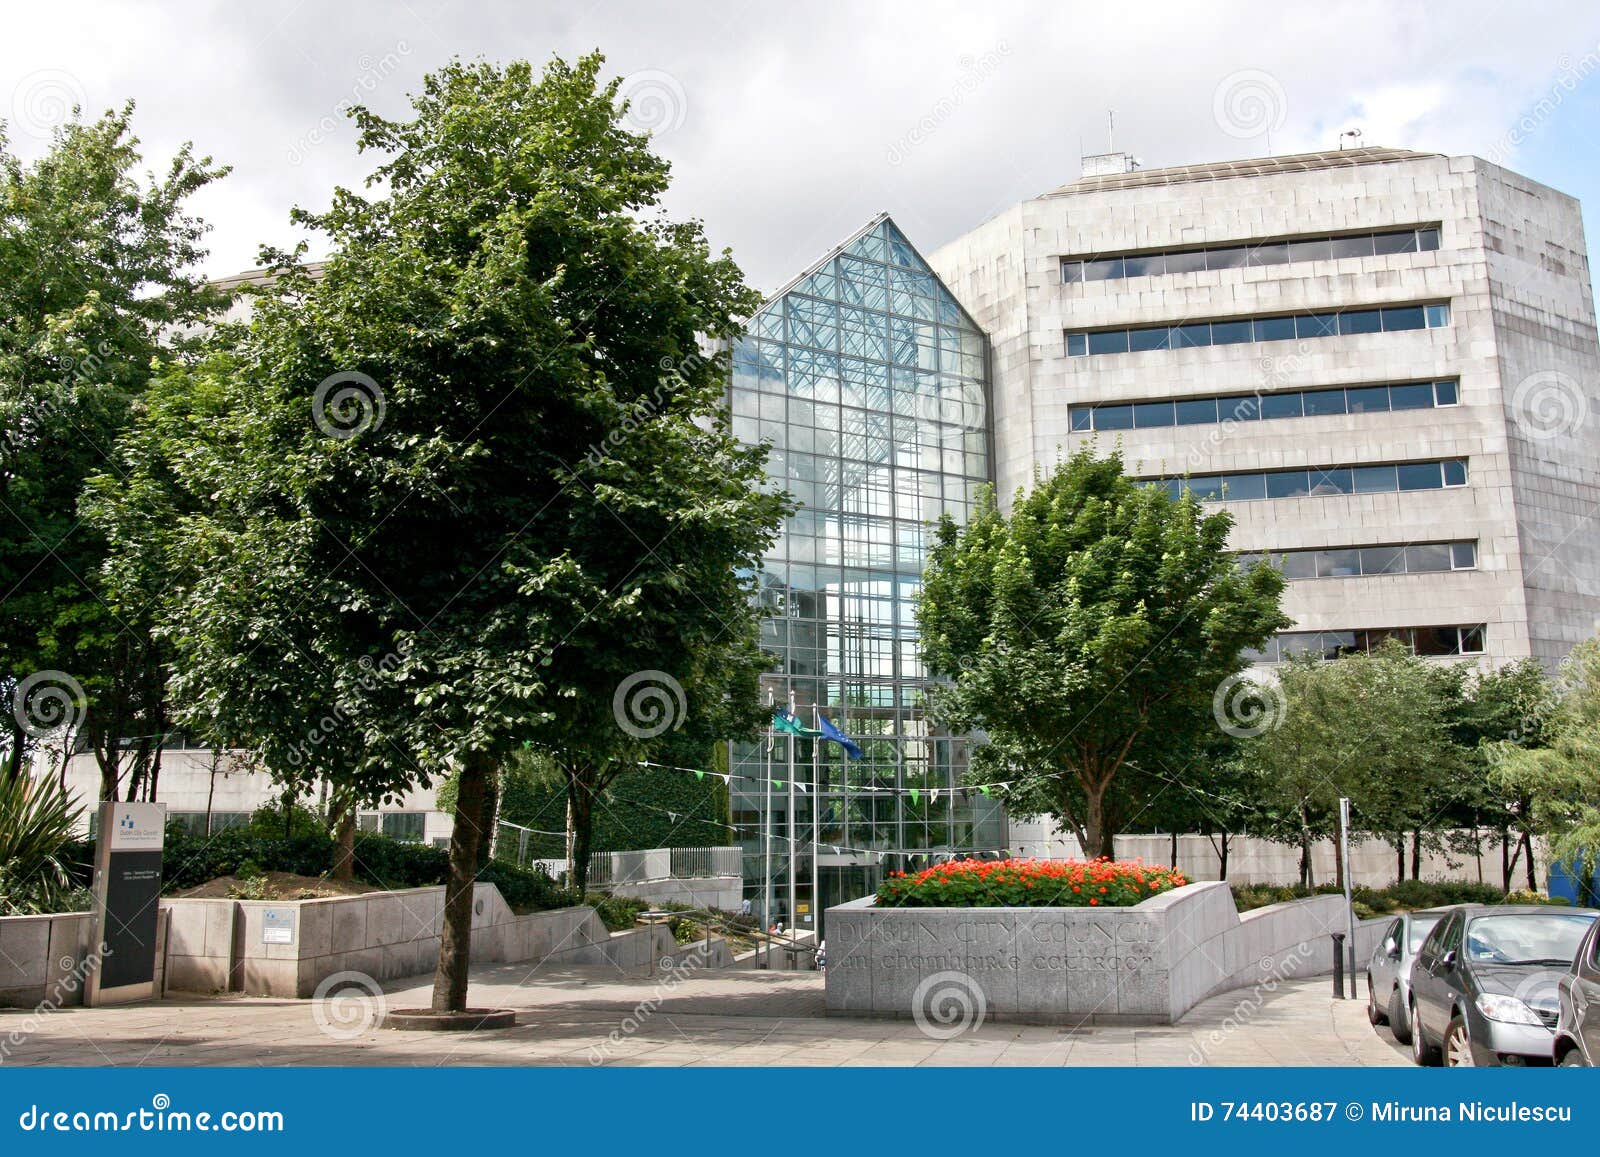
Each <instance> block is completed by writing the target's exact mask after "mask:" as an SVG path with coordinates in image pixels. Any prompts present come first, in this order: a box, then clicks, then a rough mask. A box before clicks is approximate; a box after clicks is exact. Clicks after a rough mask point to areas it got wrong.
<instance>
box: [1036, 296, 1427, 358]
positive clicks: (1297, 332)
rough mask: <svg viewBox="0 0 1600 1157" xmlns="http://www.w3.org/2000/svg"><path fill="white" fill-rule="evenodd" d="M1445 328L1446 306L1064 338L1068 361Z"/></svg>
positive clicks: (1130, 329) (1299, 315) (1088, 333)
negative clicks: (1266, 342)
mask: <svg viewBox="0 0 1600 1157" xmlns="http://www.w3.org/2000/svg"><path fill="white" fill-rule="evenodd" d="M1449 324H1450V306H1449V305H1448V304H1447V303H1444V302H1437V303H1434V304H1428V305H1394V306H1385V307H1383V308H1381V309H1343V310H1337V311H1331V312H1318V313H1293V314H1276V315H1273V316H1270V317H1238V318H1228V319H1224V320H1221V321H1194V322H1184V323H1183V324H1181V325H1142V326H1130V327H1127V328H1119V329H1092V330H1077V331H1073V332H1069V333H1068V334H1067V356H1068V357H1070V358H1077V357H1085V356H1088V355H1092V354H1125V353H1142V352H1145V351H1148V350H1178V349H1198V348H1200V347H1202V346H1214V345H1241V344H1244V343H1248V342H1262V341H1292V340H1295V339H1297V338H1298V339H1305V338H1313V337H1336V336H1340V335H1345V334H1359V333H1395V332H1400V331H1403V330H1413V329H1439V328H1441V327H1442V326H1447V325H1449Z"/></svg>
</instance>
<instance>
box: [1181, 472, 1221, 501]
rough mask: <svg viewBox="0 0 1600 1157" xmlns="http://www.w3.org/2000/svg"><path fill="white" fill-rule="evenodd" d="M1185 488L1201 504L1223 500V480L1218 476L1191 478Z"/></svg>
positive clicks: (1185, 483)
mask: <svg viewBox="0 0 1600 1157" xmlns="http://www.w3.org/2000/svg"><path fill="white" fill-rule="evenodd" d="M1184 487H1185V488H1186V489H1187V490H1188V491H1189V493H1190V494H1192V495H1194V496H1195V498H1196V499H1198V500H1199V501H1201V502H1216V501H1218V500H1220V499H1221V498H1222V496H1223V495H1222V478H1221V477H1220V476H1219V475H1216V474H1207V475H1202V476H1200V477H1199V478H1190V479H1187V480H1186V481H1185V482H1184Z"/></svg>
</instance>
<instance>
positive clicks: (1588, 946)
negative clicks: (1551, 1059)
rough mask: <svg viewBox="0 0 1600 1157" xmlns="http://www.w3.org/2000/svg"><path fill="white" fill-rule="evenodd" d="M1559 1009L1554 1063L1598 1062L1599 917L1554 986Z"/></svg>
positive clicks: (1589, 1064)
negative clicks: (1566, 969) (1570, 968)
mask: <svg viewBox="0 0 1600 1157" xmlns="http://www.w3.org/2000/svg"><path fill="white" fill-rule="evenodd" d="M1556 992H1557V999H1558V1000H1559V1002H1560V1005H1561V1011H1560V1013H1559V1015H1558V1017H1557V1020H1556V1041H1555V1059H1556V1064H1558V1065H1571V1066H1575V1067H1580V1068H1583V1067H1586V1068H1592V1067H1594V1066H1595V1065H1600V920H1597V921H1595V922H1594V923H1593V924H1591V925H1590V926H1589V934H1588V935H1587V936H1585V937H1584V939H1583V943H1582V944H1581V945H1579V946H1578V954H1577V956H1575V957H1574V958H1573V961H1572V971H1571V972H1568V973H1567V974H1566V975H1565V976H1563V977H1562V978H1561V980H1560V982H1559V983H1558V984H1557V986H1556Z"/></svg>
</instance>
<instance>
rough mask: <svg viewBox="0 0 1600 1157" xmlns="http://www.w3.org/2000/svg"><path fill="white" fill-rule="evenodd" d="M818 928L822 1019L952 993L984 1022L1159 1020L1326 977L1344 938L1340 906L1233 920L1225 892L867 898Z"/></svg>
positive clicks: (1211, 887) (906, 1006) (926, 1004)
mask: <svg viewBox="0 0 1600 1157" xmlns="http://www.w3.org/2000/svg"><path fill="white" fill-rule="evenodd" d="M827 920H828V971H827V1007H828V1011H829V1012H834V1013H840V1014H845V1015H862V1014H865V1015H869V1016H913V1015H915V1014H916V1012H917V1010H920V1011H921V1014H922V1015H928V1014H930V1013H932V1012H934V1011H935V1009H936V1008H937V1006H938V1004H939V1002H940V1001H941V1000H943V1001H949V1000H950V999H951V998H952V997H955V998H956V999H958V1000H959V999H961V994H963V993H964V994H965V999H966V1000H967V1001H968V1002H974V1003H975V1002H981V1003H982V1005H983V1006H984V1008H985V1010H986V1015H987V1016H988V1017H989V1018H990V1019H997V1020H1022V1021H1036V1022H1044V1023H1052V1024H1056V1023H1060V1024H1085V1023H1113V1024H1114V1023H1135V1024H1138V1023H1143V1024H1170V1023H1172V1022H1174V1021H1176V1020H1178V1019H1179V1018H1180V1017H1182V1016H1183V1014H1184V1013H1186V1012H1187V1011H1188V1010H1189V1009H1190V1008H1192V1007H1194V1005H1195V1004H1197V1003H1198V1002H1199V1001H1201V1000H1203V999H1205V998H1206V997H1207V996H1210V995H1212V994H1214V993H1218V992H1223V991H1227V990H1229V989H1234V988H1244V987H1249V986H1251V985H1254V984H1258V983H1264V982H1275V981H1281V980H1286V979H1290V978H1294V977H1305V976H1316V975H1320V974H1322V973H1326V972H1328V971H1331V969H1332V947H1331V941H1330V940H1329V935H1330V933H1332V932H1342V931H1344V930H1345V926H1346V913H1345V907H1344V900H1343V898H1342V897H1339V896H1315V897H1312V898H1311V899H1308V900H1296V901H1294V902H1292V903H1288V904H1276V905H1273V906H1271V907H1268V908H1259V909H1256V910H1254V911H1251V912H1247V913H1245V914H1244V916H1243V917H1241V916H1240V914H1239V912H1238V910H1237V908H1235V906H1234V903H1233V896H1232V894H1231V893H1230V892H1229V891H1228V887H1227V885H1225V884H1221V883H1205V884H1190V885H1188V886H1187V887H1184V888H1177V889H1174V890H1173V891H1171V892H1166V893H1163V894H1162V895H1160V896H1154V897H1152V898H1151V899H1149V900H1146V901H1144V902H1143V903H1141V904H1138V905H1135V906H1134V907H1132V908H1105V909H1088V908H878V907H877V906H876V901H875V900H873V899H872V898H868V899H865V900H857V901H855V902H853V903H850V904H844V905H841V906H839V907H837V908H830V909H828V913H827ZM1373 935H1375V932H1374V933H1373ZM1358 940H1359V938H1358ZM1359 950H1360V946H1359V944H1358V951H1359ZM1370 950H1371V949H1370V946H1369V947H1368V948H1367V949H1366V951H1367V952H1369V953H1370ZM1362 960H1363V962H1364V957H1362ZM947 1007H948V1006H947Z"/></svg>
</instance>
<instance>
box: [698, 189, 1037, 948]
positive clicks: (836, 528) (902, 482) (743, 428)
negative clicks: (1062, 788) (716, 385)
mask: <svg viewBox="0 0 1600 1157" xmlns="http://www.w3.org/2000/svg"><path fill="white" fill-rule="evenodd" d="M730 404H731V408H732V414H733V425H734V432H735V434H736V435H737V436H738V437H739V438H740V440H741V441H744V442H747V443H750V444H755V443H758V442H766V443H768V444H769V445H770V446H771V458H770V461H769V463H768V471H769V473H770V475H771V479H772V483H771V484H772V485H773V486H774V487H777V488H782V489H787V490H788V491H790V492H791V493H792V494H793V495H794V496H795V497H796V498H797V499H798V500H799V502H800V504H801V506H800V509H799V510H798V511H797V512H796V513H795V514H794V515H793V516H792V517H791V518H790V519H789V520H788V522H787V524H786V525H785V527H784V530H783V534H782V537H781V538H780V539H779V541H778V542H777V543H776V544H775V545H774V546H773V548H772V550H771V552H770V553H769V555H768V556H767V558H766V559H765V560H764V564H763V568H762V573H761V576H760V595H759V597H760V599H761V602H762V606H763V608H764V609H765V611H766V618H765V620H764V622H763V625H762V631H763V644H764V646H765V648H766V650H767V651H768V653H769V654H770V655H771V656H772V664H771V666H770V668H769V671H768V673H767V675H766V676H765V677H764V684H765V687H764V690H765V691H766V692H767V693H768V694H770V697H771V700H772V702H773V703H774V705H775V706H783V705H786V704H789V703H792V704H793V705H794V709H795V713H796V715H797V716H798V717H799V719H800V721H801V722H802V723H803V724H805V726H807V727H813V726H815V723H816V709H817V708H820V709H821V711H822V712H823V713H824V714H826V715H827V716H828V717H829V718H830V719H833V720H834V721H835V722H837V723H838V724H839V725H840V726H841V727H842V728H843V729H844V731H845V732H846V734H848V735H849V736H851V737H852V738H853V739H855V740H856V741H857V742H858V743H859V744H860V745H861V747H862V748H863V751H864V753H865V757H864V758H863V759H861V760H846V759H845V758H844V755H843V752H842V751H841V750H840V748H839V747H838V746H837V745H836V744H833V743H826V742H824V743H819V744H817V746H816V749H815V750H814V749H813V744H812V741H811V740H808V739H794V740H791V739H790V738H789V737H788V736H785V735H782V734H779V735H777V736H776V737H769V738H768V739H763V741H762V742H760V743H736V744H734V745H733V747H732V750H731V752H730V756H731V770H732V772H733V781H732V783H731V785H730V788H731V796H732V798H731V804H732V811H733V819H734V823H735V827H736V829H737V833H738V838H739V840H740V842H741V844H742V846H743V848H744V852H745V857H744V864H745V895H746V897H747V899H749V900H750V902H751V905H752V908H753V910H754V912H755V914H756V915H758V916H763V917H764V918H765V919H767V920H768V922H769V923H770V922H775V921H777V920H780V919H781V920H782V921H783V922H784V925H785V927H797V928H801V929H805V928H811V927H814V926H815V921H816V919H817V913H818V912H819V910H820V908H821V907H823V906H826V905H829V904H836V903H839V902H841V901H843V900H848V899H854V898H856V897H859V896H862V895H865V894H867V893H868V892H870V891H871V890H873V889H874V888H875V887H876V886H877V883H878V880H879V879H880V878H881V873H882V872H883V871H885V870H895V869H903V868H906V867H911V866H915V865H916V864H917V863H918V862H920V860H919V857H922V856H927V855H930V854H932V853H935V852H947V851H953V850H959V851H965V852H970V851H974V850H986V849H991V848H998V847H999V846H1001V845H1002V844H1003V842H1004V838H1005V834H1004V822H1003V818H1002V817H1001V815H1000V812H999V810H998V808H997V807H996V806H995V805H994V804H992V803H991V802H990V801H989V800H988V799H987V798H985V797H983V796H981V795H979V794H978V793H970V794H969V793H967V792H964V791H962V790H961V789H960V785H961V781H962V778H963V772H964V769H965V761H966V750H965V743H964V741H963V740H961V739H960V738H958V737H951V736H949V735H947V734H940V733H939V732H938V731H937V730H936V729H934V728H932V727H931V726H930V725H929V723H928V721H927V720H926V718H925V716H924V712H923V709H922V693H923V691H924V690H925V688H926V687H927V685H928V682H929V680H928V677H927V673H926V671H925V670H924V668H923V665H922V659H921V656H920V654H919V648H918V641H917V626H916V617H915V609H914V600H915V598H916V596H917V592H918V589H919V587H920V584H921V576H922V568H923V564H924V560H925V557H926V551H927V548H928V545H929V541H930V537H931V532H932V525H933V523H934V522H935V521H936V520H937V519H938V517H939V516H940V514H941V513H945V512H948V513H949V514H951V515H952V516H953V517H955V518H956V519H957V520H958V521H960V520H964V519H965V518H966V516H967V513H968V511H969V510H970V509H971V507H972V504H973V502H974V500H975V497H976V492H977V490H978V488H979V487H980V486H982V485H983V484H984V483H986V482H987V481H988V480H989V478H990V464H989V426H988V413H989V408H988V357H987V349H986V339H985V337H984V334H983V333H982V331H981V330H979V329H978V327H977V326H976V324H974V322H973V321H972V319H971V318H970V317H968V316H967V314H966V313H965V312H964V311H963V310H962V309H961V307H960V306H959V305H958V304H957V303H956V300H955V298H954V297H953V296H951V294H950V292H949V291H948V290H947V289H946V288H945V287H944V286H943V285H942V284H941V283H940V282H939V280H938V278H937V277H935V276H934V274H933V271H932V270H931V269H930V268H929V267H928V265H927V264H926V263H925V262H924V261H923V260H922V258H921V257H920V256H919V255H918V254H917V252H916V250H915V249H914V248H912V246H911V245H910V244H909V243H908V242H907V241H906V239H905V238H904V236H902V235H901V233H900V231H899V230H898V229H897V228H896V227H895V226H894V224H893V223H892V222H891V221H889V220H888V219H887V218H879V219H878V220H876V221H875V222H873V223H872V224H871V225H869V226H868V227H867V228H866V229H865V230H863V231H862V232H860V233H859V234H857V235H856V236H854V237H853V238H851V239H850V240H849V241H848V242H846V243H845V244H844V245H843V246H841V247H840V248H839V249H838V250H836V251H835V252H834V253H833V254H831V255H830V256H829V257H828V258H826V259H825V260H824V261H822V262H821V263H820V264H819V265H817V266H815V267H814V268H813V269H812V270H811V271H810V272H808V273H807V274H805V275H804V276H802V277H800V278H799V279H797V280H796V281H795V282H793V283H791V284H790V285H789V286H788V287H787V288H786V289H784V290H783V291H781V292H780V293H779V294H778V295H777V296H775V297H774V298H773V299H772V300H770V301H768V302H767V304H766V305H765V306H764V307H763V308H762V309H761V311H760V312H759V313H758V314H757V315H756V316H755V317H754V318H753V319H752V321H751V324H750V327H749V329H748V331H747V332H746V334H745V335H744V337H743V338H742V339H741V340H740V341H739V342H738V343H736V345H735V348H734V354H733V377H732V384H731V397H730ZM791 748H792V749H791ZM791 761H792V764H791ZM791 766H792V768H793V770H792V771H791ZM791 795H792V796H793V804H792V809H791V798H790V797H791ZM813 848H815V849H816V856H815V862H813ZM791 861H792V867H793V877H794V881H795V883H794V885H793V900H792V901H791V885H790V875H791ZM813 872H815V876H814V875H813ZM814 880H815V882H816V885H817V887H818V889H819V890H820V893H821V894H820V896H816V895H814V894H813V881H814Z"/></svg>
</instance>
